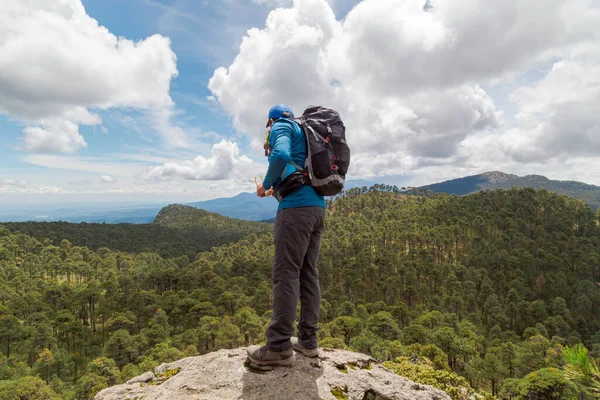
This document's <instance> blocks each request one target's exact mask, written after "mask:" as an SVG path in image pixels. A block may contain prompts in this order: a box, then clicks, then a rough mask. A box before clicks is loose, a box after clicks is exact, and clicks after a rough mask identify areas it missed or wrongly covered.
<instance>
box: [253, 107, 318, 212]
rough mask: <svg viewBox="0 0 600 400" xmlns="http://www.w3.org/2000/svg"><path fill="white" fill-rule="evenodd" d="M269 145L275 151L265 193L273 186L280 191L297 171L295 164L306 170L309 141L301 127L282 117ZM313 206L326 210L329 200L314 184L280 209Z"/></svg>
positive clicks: (293, 196) (276, 122)
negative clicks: (282, 182)
mask: <svg viewBox="0 0 600 400" xmlns="http://www.w3.org/2000/svg"><path fill="white" fill-rule="evenodd" d="M269 145H270V146H271V149H272V152H271V155H269V169H268V171H267V174H266V175H265V179H264V181H263V186H264V188H265V190H269V189H270V188H271V187H273V189H274V190H276V189H277V187H278V186H279V184H280V183H281V181H282V180H283V179H285V178H286V177H287V176H288V175H290V174H291V173H292V172H294V171H295V170H296V167H295V166H293V165H292V164H291V163H292V162H293V163H294V164H296V165H298V166H299V167H301V168H304V162H305V160H306V139H305V138H304V132H303V131H302V128H300V125H298V124H297V123H295V122H293V121H290V120H287V119H285V118H280V119H278V120H277V121H275V123H274V124H273V128H272V129H271V137H270V139H269ZM284 170H285V173H284ZM282 174H283V178H282ZM309 206H320V207H323V208H325V198H324V197H323V196H321V195H319V194H318V193H317V192H316V191H315V189H313V188H312V187H311V186H310V185H304V186H302V187H301V188H300V189H298V190H296V191H295V192H293V193H292V194H290V195H288V196H286V197H285V198H284V199H283V200H281V202H279V208H278V209H279V210H282V209H284V208H298V207H309Z"/></svg>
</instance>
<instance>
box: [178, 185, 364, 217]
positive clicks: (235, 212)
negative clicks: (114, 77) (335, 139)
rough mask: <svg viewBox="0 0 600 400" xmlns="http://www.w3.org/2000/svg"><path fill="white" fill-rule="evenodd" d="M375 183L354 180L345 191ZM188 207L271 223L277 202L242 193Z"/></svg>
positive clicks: (199, 202)
mask: <svg viewBox="0 0 600 400" xmlns="http://www.w3.org/2000/svg"><path fill="white" fill-rule="evenodd" d="M374 184H375V182H373V181H369V180H365V179H354V180H349V181H347V182H346V185H345V189H352V188H355V187H364V186H366V187H370V186H372V185H374ZM186 205H188V206H192V207H196V208H200V209H203V210H206V211H212V212H215V213H219V214H221V215H225V216H227V217H231V218H239V219H245V220H250V221H267V222H272V221H273V218H275V214H276V213H277V205H278V203H277V200H275V199H274V198H272V197H268V198H266V199H263V198H260V197H258V196H256V193H255V192H242V193H240V194H238V195H237V196H234V197H227V198H218V199H213V200H205V201H197V202H194V203H186Z"/></svg>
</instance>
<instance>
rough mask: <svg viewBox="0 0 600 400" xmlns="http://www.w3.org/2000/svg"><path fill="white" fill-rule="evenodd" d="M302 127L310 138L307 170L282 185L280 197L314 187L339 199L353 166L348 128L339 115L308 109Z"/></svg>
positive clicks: (301, 120) (299, 121)
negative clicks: (347, 136)
mask: <svg viewBox="0 0 600 400" xmlns="http://www.w3.org/2000/svg"><path fill="white" fill-rule="evenodd" d="M291 120H292V121H295V122H296V123H298V124H299V125H300V126H301V127H302V130H303V131H304V136H305V137H306V151H307V154H306V161H305V163H304V169H303V170H302V171H297V172H294V173H293V174H291V175H290V176H288V177H287V178H286V179H284V180H283V182H281V185H280V187H279V189H278V196H279V197H281V198H284V197H285V196H287V195H289V194H290V193H292V192H293V191H294V190H296V189H297V188H298V187H300V186H301V185H303V184H304V185H307V184H308V185H311V186H312V187H313V188H314V189H315V190H316V192H317V193H319V194H320V195H322V196H335V195H336V194H338V193H340V192H341V191H342V190H343V188H344V183H345V180H346V173H347V172H348V167H349V166H350V148H349V147H348V142H347V141H346V127H345V125H344V122H343V121H342V119H341V118H340V115H339V114H338V112H337V111H335V110H332V109H329V108H325V107H321V106H310V107H308V108H307V109H306V110H305V111H304V113H303V114H302V116H301V117H300V118H294V119H291Z"/></svg>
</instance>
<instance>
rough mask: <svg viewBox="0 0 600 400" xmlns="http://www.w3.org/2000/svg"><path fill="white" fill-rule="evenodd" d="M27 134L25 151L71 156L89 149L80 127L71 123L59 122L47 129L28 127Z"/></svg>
mask: <svg viewBox="0 0 600 400" xmlns="http://www.w3.org/2000/svg"><path fill="white" fill-rule="evenodd" d="M24 132H25V138H24V142H25V150H27V151H31V152H36V153H65V154H71V153H74V152H76V151H77V150H79V149H80V148H82V147H87V143H86V142H85V140H84V139H83V136H81V135H80V134H79V127H78V126H77V124H75V123H73V122H71V121H65V120H63V121H59V122H58V123H55V124H52V125H47V126H46V129H44V128H40V127H38V126H28V127H26V128H25V130H24Z"/></svg>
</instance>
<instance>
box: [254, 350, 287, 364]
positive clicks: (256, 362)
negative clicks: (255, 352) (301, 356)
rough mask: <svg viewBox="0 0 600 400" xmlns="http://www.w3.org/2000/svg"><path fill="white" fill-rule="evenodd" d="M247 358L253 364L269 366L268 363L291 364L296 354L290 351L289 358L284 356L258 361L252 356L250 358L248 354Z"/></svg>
mask: <svg viewBox="0 0 600 400" xmlns="http://www.w3.org/2000/svg"><path fill="white" fill-rule="evenodd" d="M248 359H249V360H250V362H252V363H253V364H256V365H262V366H269V365H292V364H293V363H294V360H295V359H296V356H295V355H294V354H293V353H292V355H291V356H290V357H289V358H286V359H285V360H265V361H260V360H255V359H254V358H252V357H250V356H248Z"/></svg>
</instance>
